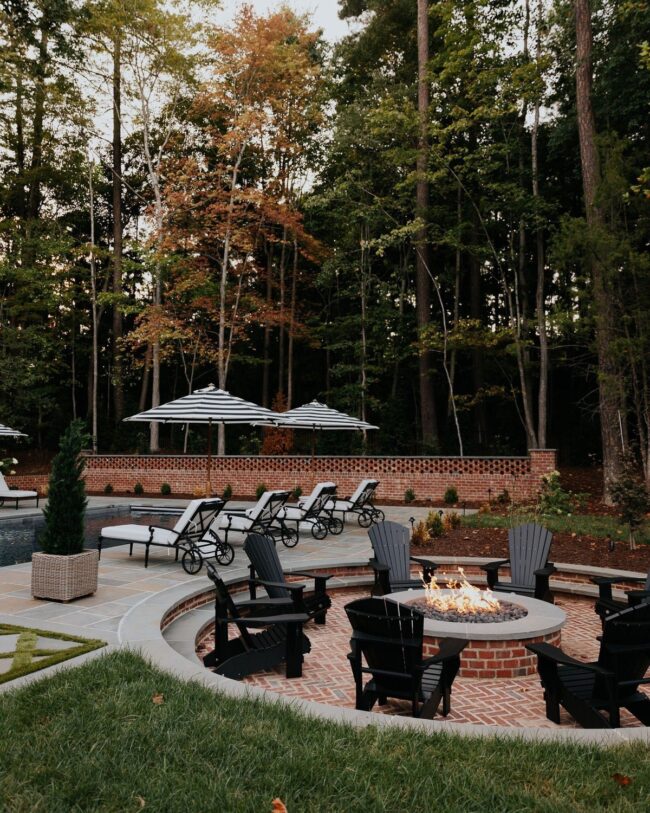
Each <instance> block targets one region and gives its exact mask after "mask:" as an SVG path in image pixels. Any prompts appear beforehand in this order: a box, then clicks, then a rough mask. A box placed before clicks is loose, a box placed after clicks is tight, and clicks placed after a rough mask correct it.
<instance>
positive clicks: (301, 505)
mask: <svg viewBox="0 0 650 813" xmlns="http://www.w3.org/2000/svg"><path fill="white" fill-rule="evenodd" d="M325 488H336V483H318V484H317V485H316V486H314V489H313V491H312V492H311V494H309V495H308V496H307V497H303V499H302V500H299V502H298V503H297V504H296V505H286V506H285V511H287V510H291V511H298V510H300V509H302V512H303V513H305V512H306V511H309V509H310V508H311V507H312V505H313V504H314V503H315V502H316V500H317V499H318V498H319V497H320V495H321V493H322V491H323V489H325ZM285 516H286V518H287V519H298V517H295V516H291V517H290V516H289V514H285Z"/></svg>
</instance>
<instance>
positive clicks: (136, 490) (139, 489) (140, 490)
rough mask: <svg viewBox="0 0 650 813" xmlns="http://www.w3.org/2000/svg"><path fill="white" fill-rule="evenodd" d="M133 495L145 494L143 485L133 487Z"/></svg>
mask: <svg viewBox="0 0 650 813" xmlns="http://www.w3.org/2000/svg"><path fill="white" fill-rule="evenodd" d="M133 493H134V494H137V495H138V496H139V495H141V494H144V486H143V485H142V483H136V484H135V485H134V486H133Z"/></svg>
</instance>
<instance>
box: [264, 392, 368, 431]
mask: <svg viewBox="0 0 650 813" xmlns="http://www.w3.org/2000/svg"><path fill="white" fill-rule="evenodd" d="M276 417H277V426H284V427H286V428H287V429H313V430H316V429H320V430H328V429H330V430H332V431H334V430H339V431H340V430H343V431H345V430H357V431H363V430H364V429H378V428H379V427H378V426H373V425H372V424H371V423H367V422H366V421H361V420H359V418H353V417H352V415H346V413H345V412H339V411H338V410H337V409H332V407H328V406H327V405H326V404H321V403H320V402H319V401H316V400H314V401H312V402H311V403H310V404H303V406H299V407H296V408H295V409H290V410H289V411H288V412H281V413H278V414H277V416H276Z"/></svg>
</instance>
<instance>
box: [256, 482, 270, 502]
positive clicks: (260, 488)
mask: <svg viewBox="0 0 650 813" xmlns="http://www.w3.org/2000/svg"><path fill="white" fill-rule="evenodd" d="M266 490H267V488H266V486H265V485H264V483H260V484H259V485H258V487H257V488H256V489H255V499H256V500H259V498H260V497H261V496H262V494H264V492H265V491H266Z"/></svg>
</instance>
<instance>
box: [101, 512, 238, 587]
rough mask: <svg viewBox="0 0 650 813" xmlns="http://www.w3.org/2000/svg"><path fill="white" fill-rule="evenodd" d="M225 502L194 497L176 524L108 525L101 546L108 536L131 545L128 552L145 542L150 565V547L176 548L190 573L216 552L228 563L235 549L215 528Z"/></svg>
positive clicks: (221, 561) (104, 530) (146, 559)
mask: <svg viewBox="0 0 650 813" xmlns="http://www.w3.org/2000/svg"><path fill="white" fill-rule="evenodd" d="M224 505H225V503H224V501H223V500H220V499H218V498H213V499H204V500H192V502H190V503H189V505H188V506H187V508H186V509H185V510H184V511H183V513H182V514H181V516H180V517H179V518H178V520H177V522H176V524H175V525H174V527H173V528H160V527H158V526H157V525H136V524H132V525H107V526H106V527H104V528H102V529H101V531H100V532H99V541H98V545H97V547H98V549H99V555H100V556H101V553H102V546H103V543H104V542H105V541H106V540H110V541H112V542H122V543H124V544H128V545H129V556H132V555H133V546H134V545H144V546H145V552H144V566H145V567H149V549H150V548H151V547H154V548H168V549H170V548H171V549H172V550H174V552H175V557H176V560H178V556H179V553H180V552H181V551H182V553H183V557H182V559H181V564H182V565H183V570H185V572H186V573H189V574H195V573H198V572H199V571H200V570H201V568H202V567H203V560H204V559H205V558H206V556H214V557H215V559H216V560H217V561H218V562H219V563H220V564H222V565H229V564H230V563H231V562H232V560H233V558H234V556H235V551H234V550H233V548H232V546H231V545H229V544H228V543H227V542H225V541H223V540H222V539H221V538H220V537H219V536H218V535H217V533H216V531H215V525H216V519H217V517H218V516H219V512H220V511H221V509H222V508H223V506H224Z"/></svg>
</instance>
